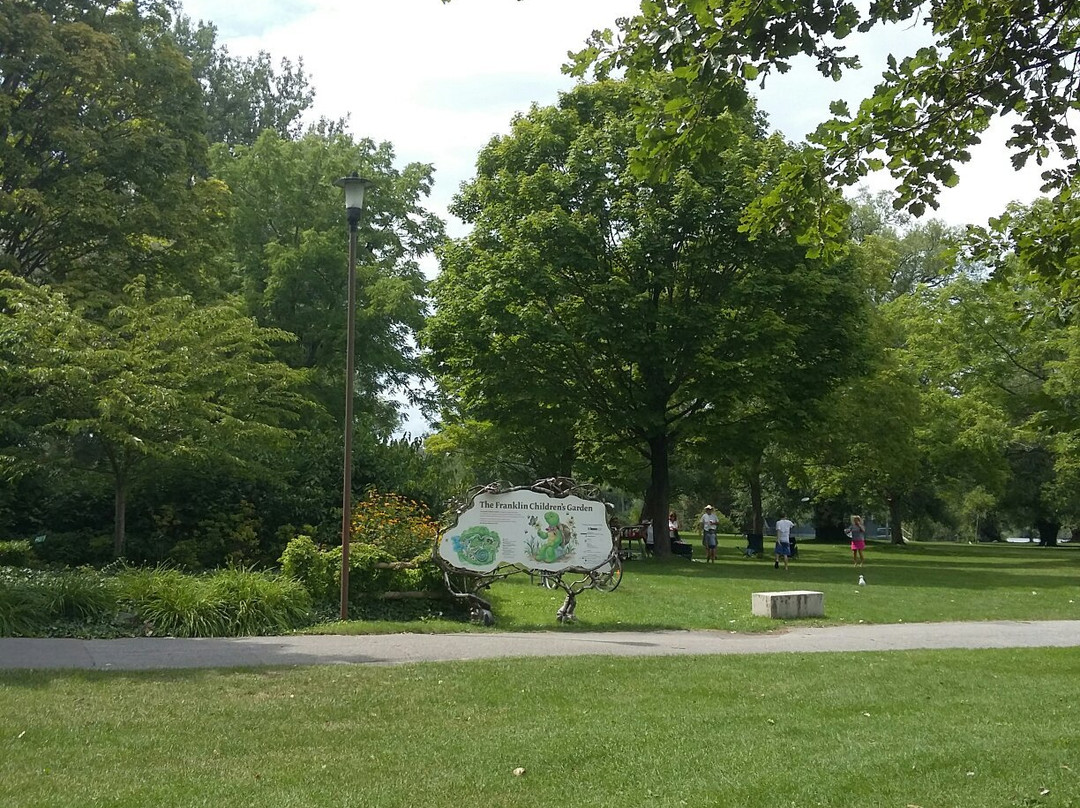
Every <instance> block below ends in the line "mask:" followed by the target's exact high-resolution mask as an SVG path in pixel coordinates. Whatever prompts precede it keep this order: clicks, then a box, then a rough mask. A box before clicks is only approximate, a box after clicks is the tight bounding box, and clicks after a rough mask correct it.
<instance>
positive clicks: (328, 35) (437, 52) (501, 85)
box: [182, 0, 1039, 235]
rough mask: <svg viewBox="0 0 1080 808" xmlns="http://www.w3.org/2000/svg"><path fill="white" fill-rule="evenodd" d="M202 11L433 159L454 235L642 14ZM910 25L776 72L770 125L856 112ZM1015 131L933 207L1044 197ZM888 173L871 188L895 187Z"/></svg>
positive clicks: (976, 159) (559, 6) (325, 97)
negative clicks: (624, 21) (850, 67)
mask: <svg viewBox="0 0 1080 808" xmlns="http://www.w3.org/2000/svg"><path fill="white" fill-rule="evenodd" d="M182 2H183V5H184V9H185V12H186V13H187V14H188V15H189V16H190V17H192V18H193V19H196V20H199V19H203V20H208V21H212V22H213V23H214V24H215V25H216V26H217V27H218V32H219V41H220V42H221V43H222V44H225V45H226V46H227V47H228V48H229V51H230V53H232V54H233V55H234V56H248V55H255V54H256V53H258V52H259V51H260V50H265V51H268V52H269V53H270V54H271V56H272V57H273V59H274V60H275V61H277V60H279V59H281V58H282V57H287V58H289V59H292V60H294V61H295V60H296V59H298V58H301V59H303V62H304V68H305V70H306V71H307V73H308V74H309V76H310V80H311V84H312V86H313V87H314V88H315V91H316V98H315V104H314V108H313V110H312V113H313V117H315V118H317V117H319V116H325V117H327V118H331V119H337V118H341V117H348V118H349V120H350V129H351V131H352V132H353V134H354V135H356V136H357V137H371V138H373V139H375V140H377V141H383V140H387V141H390V142H391V143H392V144H393V145H394V147H395V151H396V154H397V156H398V159H399V161H400V163H401V164H402V165H403V164H405V163H408V162H413V161H417V162H423V163H431V164H433V165H434V166H435V179H436V184H435V190H434V193H433V195H432V199H431V207H432V209H433V210H434V211H435V212H436V213H438V214H440V215H441V216H443V217H444V218H446V219H447V221H448V223H449V225H450V227H449V231H450V234H451V235H462V234H463V233H464V227H463V225H461V223H460V222H458V221H457V220H456V219H454V218H453V217H452V216H450V215H449V214H448V213H447V212H446V208H447V205H448V204H449V202H450V200H451V198H452V197H453V195H454V193H455V192H456V191H457V189H458V187H459V186H460V184H461V183H462V182H464V181H466V180H468V179H469V178H471V177H472V174H473V168H474V166H475V161H476V156H477V154H478V153H479V151H480V150H481V149H482V148H483V147H484V145H485V144H486V143H487V142H488V141H489V140H490V139H491V137H492V136H494V135H497V134H502V133H505V132H507V131H508V130H509V124H510V120H511V118H512V116H513V115H514V113H516V112H525V111H527V110H528V109H529V106H530V104H532V103H534V102H535V103H539V104H550V103H554V102H555V101H556V99H557V97H558V93H559V91H561V90H566V89H569V88H570V87H571V86H572V84H573V81H574V80H573V79H572V78H570V77H568V76H565V75H563V74H562V72H561V70H560V68H561V66H562V65H563V64H564V63H565V62H566V61H567V52H568V51H571V50H576V49H579V48H580V47H581V46H582V45H583V43H584V41H585V39H586V37H587V36H588V35H589V33H590V32H591V31H592V30H594V29H598V28H605V27H611V26H613V24H614V22H615V20H616V18H617V17H620V16H629V15H632V14H633V13H634V12H635V11H636V10H637V8H638V6H639V0H452V2H450V3H448V4H444V3H442V2H440V0H229V2H222V0H182ZM922 36H923V35H922V33H921V31H919V30H917V29H916V30H912V29H910V28H905V27H893V29H891V30H889V31H877V32H875V33H872V34H871V35H870V36H869V38H866V37H864V38H862V39H860V40H859V42H860V49H859V51H858V53H859V55H860V57H861V58H862V60H863V62H864V64H865V65H866V67H865V68H864V69H863V70H861V71H859V72H858V73H857V74H849V76H848V77H846V78H845V79H844V80H843V81H842V82H841V83H840V84H836V83H833V82H832V81H831V80H829V79H826V78H824V77H822V76H820V75H818V74H817V73H816V72H815V71H814V70H813V69H812V68H811V67H809V66H808V64H802V65H796V69H795V70H793V71H792V72H791V73H790V74H788V75H786V76H774V77H772V78H770V80H769V83H768V84H767V86H766V88H765V90H764V91H763V92H760V93H759V102H760V105H761V107H762V109H763V110H764V111H765V112H766V113H767V115H768V116H769V120H770V123H771V124H772V126H773V127H774V128H775V129H778V130H780V131H781V132H783V133H784V135H785V136H786V137H787V138H788V139H790V140H801V139H802V138H804V137H805V135H806V134H807V133H808V132H810V131H812V130H813V129H814V128H815V127H816V126H817V124H818V123H820V122H821V121H822V120H823V119H824V118H825V117H827V115H828V108H829V102H830V101H833V100H835V99H838V98H843V99H845V100H847V101H848V102H849V104H851V105H852V107H854V106H855V105H857V103H858V101H859V100H861V98H862V97H864V96H865V95H867V94H868V92H869V90H870V89H871V88H872V87H873V85H874V84H875V83H876V80H877V77H878V76H879V75H880V72H881V68H882V67H883V66H884V63H885V58H886V56H887V54H888V52H889V51H890V50H892V51H893V52H895V53H896V55H897V56H901V55H903V54H904V53H906V52H910V50H912V49H913V48H914V47H917V46H918V45H919V44H922V40H921V37H922ZM1007 130H1008V127H1007V125H1003V124H1002V125H998V126H995V127H994V128H993V129H992V130H991V132H990V133H989V134H988V135H986V136H985V137H984V141H985V144H984V146H983V147H980V148H977V149H976V150H975V152H974V155H973V160H972V161H971V162H970V163H968V164H967V165H965V166H961V167H959V174H960V184H959V186H958V187H956V188H953V189H948V190H946V191H945V192H944V193H943V194H942V196H941V198H940V200H939V201H940V203H941V208H940V209H939V210H938V211H937V212H934V213H933V214H932V215H934V216H936V217H938V218H941V219H944V220H945V221H946V222H948V223H950V224H955V225H962V224H968V223H971V224H984V223H985V222H986V219H987V218H988V217H990V216H995V215H997V214H999V213H1001V212H1002V210H1004V208H1005V205H1006V204H1007V203H1008V202H1010V201H1012V200H1014V199H1016V200H1019V201H1022V202H1029V201H1031V199H1033V198H1034V197H1035V196H1037V195H1038V188H1039V179H1038V171H1028V172H1026V173H1025V174H1022V175H1017V174H1016V173H1015V172H1013V171H1012V169H1011V167H1010V166H1009V162H1008V157H1007V155H1006V152H1005V150H1004V148H1003V145H1002V144H1003V143H1004V140H1005V138H1006V136H1007ZM888 183H889V180H888V177H887V176H881V177H878V178H876V179H874V180H873V181H871V183H870V187H871V188H872V190H879V189H884V188H887V187H889V184H888Z"/></svg>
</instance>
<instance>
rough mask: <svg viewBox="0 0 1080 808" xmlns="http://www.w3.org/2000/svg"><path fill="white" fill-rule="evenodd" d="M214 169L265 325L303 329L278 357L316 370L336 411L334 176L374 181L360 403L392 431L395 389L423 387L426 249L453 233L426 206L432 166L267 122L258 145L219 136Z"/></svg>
mask: <svg viewBox="0 0 1080 808" xmlns="http://www.w3.org/2000/svg"><path fill="white" fill-rule="evenodd" d="M213 168H214V173H215V175H216V176H218V177H220V178H221V179H222V180H224V181H225V182H226V183H227V185H228V187H229V189H230V190H231V193H232V204H233V215H232V222H233V232H232V250H231V255H232V258H233V262H234V266H235V272H236V279H237V284H238V285H239V286H240V287H241V288H242V292H243V295H244V298H245V300H246V301H247V303H248V306H249V308H250V310H251V311H252V312H254V313H255V315H256V316H257V317H258V319H259V321H260V322H261V323H263V324H264V325H267V326H270V327H273V328H280V329H284V330H286V331H288V332H290V333H292V334H294V335H296V337H297V339H296V340H295V342H292V343H290V344H285V345H280V346H279V347H278V351H279V356H280V357H281V358H282V359H283V360H284V361H286V362H288V363H289V364H290V365H292V366H293V367H298V368H305V369H308V370H310V371H311V373H310V374H309V378H310V384H311V388H310V389H311V392H312V395H314V396H315V398H316V399H317V400H318V401H320V402H321V403H322V404H323V405H324V406H325V407H326V408H327V410H329V411H330V412H333V413H337V412H339V411H340V410H341V406H342V404H341V401H340V395H339V391H340V390H341V389H342V385H341V383H340V380H341V378H342V373H343V368H342V357H344V355H345V315H346V312H345V307H344V306H343V305H342V303H343V301H344V300H345V297H346V290H345V284H346V272H345V269H346V246H345V245H346V243H347V242H346V235H345V234H346V230H345V215H344V210H343V202H342V197H341V191H340V190H339V189H338V188H335V187H334V185H333V182H334V180H336V179H337V178H339V177H342V176H345V175H346V174H350V173H352V172H353V171H359V172H360V173H361V174H362V175H364V176H366V177H369V178H370V179H371V180H372V181H373V182H374V187H373V188H372V189H370V190H369V192H368V194H367V196H366V198H365V203H364V205H365V211H364V216H363V220H362V222H361V229H362V230H361V233H360V244H361V250H360V255H359V258H358V262H357V281H358V289H359V300H358V308H357V317H356V357H357V380H356V390H357V394H358V395H359V396H361V397H362V399H363V405H362V406H358V408H357V412H358V413H360V414H361V415H362V417H364V418H369V417H370V418H371V420H370V421H368V422H367V424H366V426H367V428H368V429H370V430H373V431H375V432H377V433H379V434H381V435H383V436H384V437H388V436H389V434H390V433H391V432H392V430H393V428H395V427H396V426H397V424H398V420H399V415H398V411H397V407H398V405H397V403H396V402H395V401H394V400H393V399H392V398H390V397H389V396H388V395H385V394H386V393H389V392H390V391H392V390H395V389H396V390H405V391H411V390H413V389H415V388H416V387H417V385H416V383H415V377H416V374H418V373H419V372H420V371H421V368H420V366H419V364H418V361H417V356H416V350H415V343H414V339H413V335H414V334H415V333H416V331H417V330H418V329H419V328H420V327H421V325H422V324H423V319H424V314H425V310H426V303H425V299H424V295H425V292H426V281H425V279H424V275H423V273H422V272H421V270H420V265H419V259H420V258H421V256H423V255H424V254H425V253H428V252H430V251H431V250H432V249H433V248H434V246H435V245H436V244H437V243H439V241H440V240H441V238H442V236H443V224H442V222H441V221H440V220H439V219H438V218H437V217H436V216H435V215H434V214H432V213H431V212H430V211H428V210H426V209H425V208H424V202H425V200H426V197H427V196H428V195H429V194H430V192H431V186H432V181H433V180H432V173H433V169H432V167H431V166H430V165H425V164H420V163H410V164H408V165H406V166H405V167H404V168H397V167H396V166H395V165H394V153H393V149H392V147H391V146H390V144H388V143H383V144H380V145H378V146H376V145H375V144H374V143H373V142H371V141H370V140H361V141H359V142H356V141H354V140H353V139H352V138H351V137H349V136H347V135H345V134H342V133H340V132H337V131H335V130H333V129H332V128H331V129H329V130H328V129H326V128H321V129H320V128H317V129H315V130H313V131H310V132H308V133H306V134H305V135H304V136H302V137H300V138H299V139H297V140H286V139H283V138H282V137H280V136H279V135H278V134H277V133H275V132H272V131H265V132H263V134H262V135H260V136H259V138H258V139H257V140H256V141H255V143H254V144H253V145H252V146H237V147H234V148H228V147H225V146H223V145H219V146H217V147H215V148H214V150H213Z"/></svg>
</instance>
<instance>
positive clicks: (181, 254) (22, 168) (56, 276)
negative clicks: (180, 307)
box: [0, 0, 222, 300]
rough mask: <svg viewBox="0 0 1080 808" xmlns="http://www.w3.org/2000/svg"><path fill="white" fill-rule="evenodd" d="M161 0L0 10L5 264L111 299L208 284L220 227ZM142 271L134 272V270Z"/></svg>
mask: <svg viewBox="0 0 1080 808" xmlns="http://www.w3.org/2000/svg"><path fill="white" fill-rule="evenodd" d="M169 19H170V16H169V12H168V9H167V7H166V6H165V5H163V4H146V3H121V2H116V1H115V0H89V2H84V3H78V4H72V3H58V2H48V3H31V2H26V0H16V1H15V2H10V3H4V4H3V7H2V9H0V76H2V77H3V81H2V83H0V269H3V270H7V271H9V272H13V273H14V274H16V275H18V276H19V277H22V278H27V279H32V280H34V281H36V282H46V283H57V282H61V281H63V282H68V283H70V284H71V285H72V286H73V288H75V287H77V288H78V289H79V296H80V297H87V298H96V299H99V300H100V299H101V298H102V297H103V296H107V295H109V294H116V293H119V291H120V290H121V289H122V287H123V286H124V284H126V283H127V282H128V281H129V280H130V279H131V278H132V277H133V276H134V275H135V274H136V272H141V273H142V274H143V275H145V276H147V278H148V279H149V282H150V284H151V286H152V287H154V288H158V287H162V288H165V289H173V290H175V289H176V287H177V285H178V282H179V281H181V279H182V280H183V281H184V282H185V283H186V287H187V291H192V292H193V291H195V290H196V289H201V288H204V287H205V286H206V285H207V283H209V284H210V285H212V281H211V280H210V279H208V278H205V277H204V276H202V275H201V274H200V270H201V269H203V267H198V266H195V265H194V262H193V260H192V259H195V260H196V261H197V260H199V259H201V258H204V257H205V246H206V244H207V243H208V242H212V241H213V239H214V237H215V235H216V234H217V233H218V232H219V231H218V229H217V227H216V225H215V222H216V214H217V213H218V212H219V209H218V207H217V203H218V201H219V200H220V192H221V190H222V189H221V186H220V183H216V182H214V181H213V180H204V179H202V178H203V177H204V176H205V166H206V147H207V143H206V139H205V136H204V134H203V132H204V128H205V127H204V116H203V113H202V108H201V105H202V102H201V97H200V91H199V86H198V84H197V83H196V81H195V79H194V77H193V76H192V74H191V68H190V65H189V64H188V62H187V61H186V60H185V59H184V58H183V56H182V55H181V54H180V52H179V51H178V50H177V49H176V47H175V46H174V45H173V44H172V43H171V37H170V35H169V34H168V24H169ZM136 267H137V269H136Z"/></svg>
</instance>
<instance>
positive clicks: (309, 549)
mask: <svg viewBox="0 0 1080 808" xmlns="http://www.w3.org/2000/svg"><path fill="white" fill-rule="evenodd" d="M280 563H281V572H282V574H283V575H284V576H285V577H287V578H292V579H293V580H295V581H299V582H300V584H301V585H302V586H303V587H304V589H306V590H307V592H308V594H309V595H310V596H311V599H312V600H313V601H314V602H315V603H316V604H320V605H329V604H331V603H333V601H334V597H335V596H336V593H337V591H338V589H339V587H340V583H335V570H334V569H332V568H331V566H330V564H331V562H330V557H329V555H328V554H327V553H324V552H322V551H321V550H319V548H318V547H316V546H315V542H314V541H313V540H312V538H311V536H304V535H300V536H296V537H294V538H293V539H291V540H290V541H289V543H288V544H287V545H285V551H284V552H283V553H282V554H281V559H280ZM337 563H338V567H340V565H341V555H340V551H339V553H338V559H337Z"/></svg>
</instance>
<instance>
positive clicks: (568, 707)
mask: <svg viewBox="0 0 1080 808" xmlns="http://www.w3.org/2000/svg"><path fill="white" fill-rule="evenodd" d="M1077 682H1080V652H1077V650H1075V649H1046V650H1022V651H1011V650H983V651H947V652H941V651H935V652H931V651H920V652H893V653H857V654H851V653H848V654H781V655H775V656H748V657H710V658H704V657H667V658H649V659H623V658H619V659H613V658H598V657H580V658H569V659H550V660H546V659H529V660H517V661H514V660H489V661H479V662H469V663H453V664H424V665H410V666H402V667H357V666H326V667H314V668H293V669H274V670H257V671H251V670H244V671H187V672H170V673H140V674H132V673H102V672H62V673H61V672H54V673H28V672H23V673H0V805H3V806H19V808H85V806H91V805H104V806H111V807H112V808H146V806H155V808H158V807H163V808H169V807H171V806H176V808H192V806H213V807H214V808H232V807H233V806H258V808H296V807H297V806H320V807H321V806H352V807H356V806H373V807H374V806H377V807H378V808H394V807H395V806H402V808H439V807H440V806H447V807H448V808H467V807H468V806H485V808H490V807H498V806H506V807H507V808H509V807H510V806H513V807H514V808H522V806H543V807H544V808H547V807H548V806H559V805H573V806H612V808H628V807H629V806H642V805H644V806H713V805H717V806H728V805H730V806H747V807H748V808H752V807H753V806H761V807H762V808H775V806H799V807H800V808H802V806H845V807H849V806H890V807H893V808H908V807H910V806H923V807H924V808H930V807H931V806H950V808H964V807H966V806H971V808H985V807H986V806H1046V807H1047V808H1060V807H1063V806H1080V707H1078V700H1077V698H1076V685H1077ZM519 767H520V768H523V769H524V770H525V772H524V774H523V775H521V776H515V775H514V770H515V769H517V768H519Z"/></svg>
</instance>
